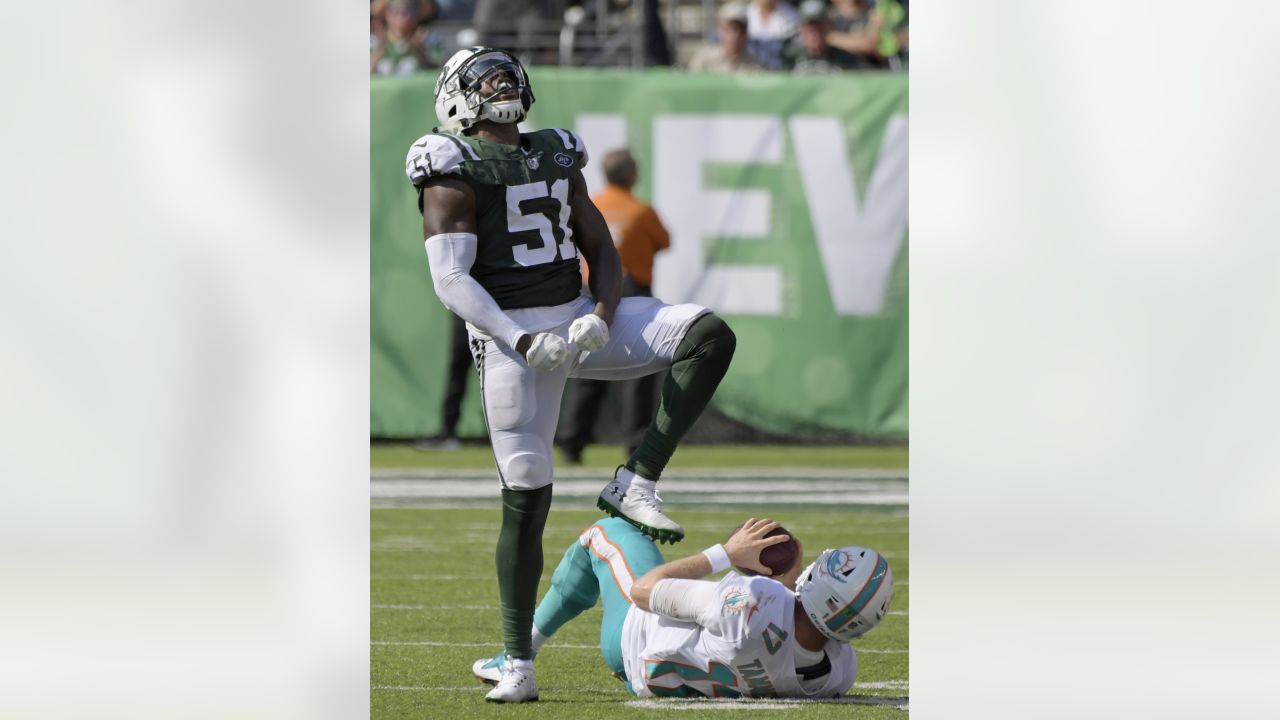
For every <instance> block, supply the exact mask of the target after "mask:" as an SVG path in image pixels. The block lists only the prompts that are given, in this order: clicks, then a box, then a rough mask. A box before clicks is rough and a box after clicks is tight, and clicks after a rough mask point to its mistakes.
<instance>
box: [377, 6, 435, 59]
mask: <svg viewBox="0 0 1280 720" xmlns="http://www.w3.org/2000/svg"><path fill="white" fill-rule="evenodd" d="M379 4H380V3H377V2H374V3H370V6H369V7H370V15H371V16H372V15H373V14H374V11H375V8H376V7H378V6H379ZM385 8H386V10H385V23H386V24H385V27H386V30H385V35H384V36H383V37H382V38H381V39H380V41H379V38H378V37H377V33H376V31H375V32H374V41H373V43H372V44H373V48H372V51H371V53H370V57H369V71H370V72H371V73H373V74H377V75H412V74H414V73H416V72H419V71H421V70H426V69H429V68H433V67H435V66H437V65H439V63H437V62H435V61H433V60H432V59H431V57H430V54H429V53H428V52H427V48H426V44H425V42H424V41H425V40H426V37H427V29H426V25H425V22H430V20H431V18H432V17H434V16H435V11H436V8H435V4H434V3H433V2H432V1H431V0H391V1H390V2H388V3H385Z"/></svg>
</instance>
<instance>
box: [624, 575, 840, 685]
mask: <svg viewBox="0 0 1280 720" xmlns="http://www.w3.org/2000/svg"><path fill="white" fill-rule="evenodd" d="M716 598H717V601H716V602H715V604H714V606H713V607H707V608H703V609H702V611H701V612H700V616H699V618H698V622H696V623H694V622H681V621H679V620H672V619H671V618H668V617H665V616H663V615H659V614H657V613H653V612H647V611H644V610H641V609H640V608H637V607H632V608H631V610H630V611H628V613H627V618H626V620H625V621H624V623H623V626H622V658H623V664H624V668H625V670H626V673H627V678H628V680H629V682H630V685H631V689H632V690H633V691H634V692H635V693H636V695H639V696H641V697H647V696H651V695H652V696H658V697H698V696H703V697H709V698H716V697H741V696H744V695H745V696H748V697H789V698H828V697H836V696H839V695H843V694H845V693H846V692H848V691H849V688H851V687H853V681H854V677H855V676H856V675H857V672H858V659H857V656H856V655H855V654H854V652H853V648H852V647H850V646H849V644H848V643H839V642H835V641H832V640H828V641H827V644H826V645H825V646H824V647H823V651H824V653H825V656H824V657H825V660H824V663H825V665H824V667H823V668H822V669H825V670H827V672H826V674H825V676H824V675H816V676H815V675H814V674H812V673H811V674H810V678H811V679H810V680H808V681H806V682H804V683H803V685H802V684H801V683H802V678H801V677H800V676H799V675H798V674H797V671H796V656H795V647H796V646H795V594H794V593H792V592H791V591H790V590H788V589H787V588H786V586H784V585H783V584H782V583H780V582H778V581H776V580H771V579H769V578H766V577H744V576H742V575H739V574H737V573H734V572H730V573H729V574H728V575H726V576H725V577H724V579H722V580H721V581H720V582H719V583H717V585H716Z"/></svg>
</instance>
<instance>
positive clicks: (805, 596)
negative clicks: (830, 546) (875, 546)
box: [796, 545, 893, 642]
mask: <svg viewBox="0 0 1280 720" xmlns="http://www.w3.org/2000/svg"><path fill="white" fill-rule="evenodd" d="M796 595H798V596H799V597H800V604H801V606H803V607H804V611H805V613H806V614H808V616H809V620H811V621H812V622H813V624H814V626H816V627H817V628H818V631H819V632H821V633H822V634H823V635H826V636H827V637H829V638H831V639H832V640H836V641H839V642H848V641H850V640H853V639H854V638H859V637H862V635H863V634H864V633H866V632H867V631H868V630H870V629H871V628H873V627H875V626H876V625H878V624H879V623H880V621H881V620H883V619H884V616H885V613H887V612H889V603H890V601H892V600H893V572H892V571H891V570H890V569H889V562H888V561H887V560H885V559H884V558H883V557H880V553H878V552H876V551H875V550H869V549H867V548H864V547H856V546H853V545H850V546H848V547H842V548H836V549H834V550H823V551H822V554H821V555H819V556H818V559H817V560H814V561H813V563H811V564H810V565H809V567H807V568H805V570H804V572H803V573H801V574H800V579H799V580H797V581H796Z"/></svg>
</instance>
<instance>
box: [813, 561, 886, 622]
mask: <svg viewBox="0 0 1280 720" xmlns="http://www.w3.org/2000/svg"><path fill="white" fill-rule="evenodd" d="M888 571H889V562H888V561H887V560H885V559H884V558H879V559H878V560H876V569H875V570H874V571H873V572H872V573H871V577H870V578H869V579H868V580H867V584H866V585H865V586H864V587H863V588H862V592H860V593H858V594H857V595H855V596H854V598H853V600H850V601H849V604H848V605H845V606H844V608H843V609H841V610H840V612H838V613H836V614H835V615H832V616H831V619H830V620H827V629H828V630H830V631H831V632H835V631H836V630H839V629H840V628H842V627H844V626H845V625H848V624H849V623H850V622H851V621H852V620H853V619H854V618H855V617H857V615H858V613H860V612H862V608H864V607H866V606H867V603H869V602H871V598H872V597H873V596H874V595H875V594H876V591H877V590H879V589H880V586H881V585H882V584H883V583H884V576H885V574H886V573H887V572H888Z"/></svg>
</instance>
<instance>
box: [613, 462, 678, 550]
mask: <svg viewBox="0 0 1280 720" xmlns="http://www.w3.org/2000/svg"><path fill="white" fill-rule="evenodd" d="M619 474H621V473H619ZM596 507H598V508H600V509H601V510H603V511H605V512H607V513H609V514H610V515H612V516H613V517H616V518H621V519H623V520H626V521H627V522H629V523H631V524H632V525H635V526H636V527H637V528H639V529H640V532H642V533H644V534H645V535H648V536H649V537H651V538H653V539H654V540H657V541H658V542H660V543H677V542H680V541H681V540H683V539H684V528H682V527H680V526H679V525H678V524H676V522H675V521H674V520H672V519H671V518H669V517H667V516H666V514H664V513H663V512H662V498H659V497H658V494H657V493H656V492H651V491H648V490H645V489H642V488H638V487H634V486H632V484H631V483H630V482H628V481H624V480H621V479H619V478H617V477H615V478H614V479H613V482H610V483H609V484H608V485H605V486H604V490H603V491H601V493H600V499H599V500H597V501H596Z"/></svg>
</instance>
